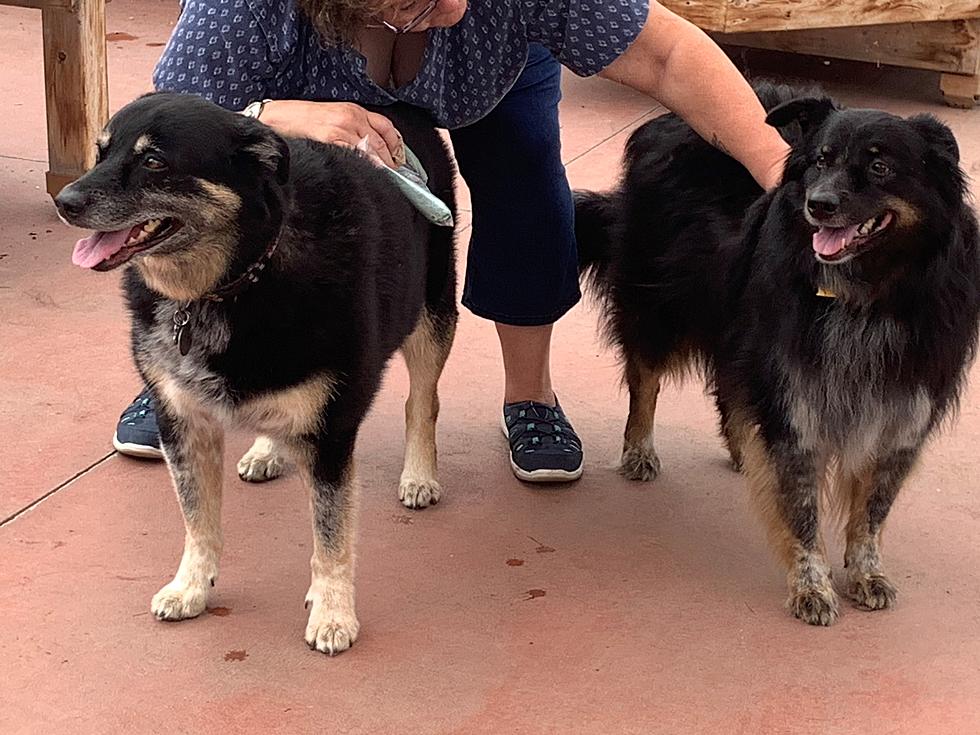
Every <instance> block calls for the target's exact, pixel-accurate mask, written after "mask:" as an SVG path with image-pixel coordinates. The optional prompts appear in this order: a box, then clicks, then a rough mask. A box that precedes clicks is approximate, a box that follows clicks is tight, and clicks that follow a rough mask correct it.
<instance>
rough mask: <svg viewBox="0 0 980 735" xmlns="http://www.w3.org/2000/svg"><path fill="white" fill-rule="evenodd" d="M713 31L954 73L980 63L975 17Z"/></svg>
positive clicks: (729, 38)
mask: <svg viewBox="0 0 980 735" xmlns="http://www.w3.org/2000/svg"><path fill="white" fill-rule="evenodd" d="M712 37H713V38H714V39H715V40H716V41H717V42H718V43H720V44H731V45H734V46H747V47H749V48H763V49H772V50H775V51H789V52H792V53H799V54H810V55H813V56H827V57H830V58H833V59H851V60H855V61H869V62H871V63H878V64H886V65H889V66H904V67H911V68H914V69H929V70H932V71H941V72H951V73H954V74H975V73H976V72H977V69H978V68H980V20H953V21H939V22H936V23H901V24H898V25H884V26H862V27H858V28H826V29H821V30H807V31H782V32H777V33H714V34H712Z"/></svg>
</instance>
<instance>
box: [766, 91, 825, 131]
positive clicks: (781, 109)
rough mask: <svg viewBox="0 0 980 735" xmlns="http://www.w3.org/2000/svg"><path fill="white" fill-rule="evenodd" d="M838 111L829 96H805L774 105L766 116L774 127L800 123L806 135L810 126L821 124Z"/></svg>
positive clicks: (768, 122)
mask: <svg viewBox="0 0 980 735" xmlns="http://www.w3.org/2000/svg"><path fill="white" fill-rule="evenodd" d="M836 111H837V107H836V106H835V105H834V103H833V100H831V99H830V98H828V97H804V98H801V99H795V100H790V101H789V102H784V103H783V104H781V105H779V106H777V107H774V108H773V109H772V110H770V111H769V114H768V115H767V116H766V123H767V124H768V125H771V126H772V127H774V128H784V127H786V126H787V125H792V124H793V123H799V125H800V130H801V131H802V132H803V134H804V135H805V134H806V133H807V131H808V130H809V129H810V128H813V127H816V126H818V125H821V124H822V123H823V122H824V121H825V120H826V119H827V118H828V117H830V115H831V114H832V113H834V112H836Z"/></svg>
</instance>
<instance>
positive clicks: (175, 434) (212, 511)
mask: <svg viewBox="0 0 980 735" xmlns="http://www.w3.org/2000/svg"><path fill="white" fill-rule="evenodd" d="M157 413H158V419H159V422H160V438H161V442H162V444H163V452H164V456H165V457H166V460H167V464H168V465H169V467H170V474H171V477H172V478H173V483H174V488H175V489H176V491H177V499H178V500H179V501H180V509H181V511H182V512H183V514H184V528H185V531H186V533H185V537H184V555H183V557H182V558H181V560H180V567H179V568H178V569H177V574H176V575H174V578H173V581H172V582H170V583H169V584H168V585H166V586H165V587H164V588H163V589H161V590H160V591H159V592H157V594H156V595H154V597H153V601H152V602H151V604H150V609H151V611H152V612H153V614H154V615H155V616H156V617H157V618H159V619H160V620H183V619H184V618H193V617H195V616H197V615H200V614H201V613H202V612H204V608H205V606H206V605H207V597H208V592H209V590H210V589H211V587H213V586H214V583H215V580H216V579H217V578H218V560H219V557H220V555H221V546H222V538H221V461H222V458H223V455H224V431H223V430H222V428H221V426H220V425H219V424H218V423H217V422H216V421H215V420H214V419H213V418H212V417H210V416H207V415H205V414H203V413H198V412H192V413H185V414H183V415H178V414H177V413H176V412H175V411H174V410H173V408H172V406H171V404H169V403H168V401H167V400H161V401H158V411H157Z"/></svg>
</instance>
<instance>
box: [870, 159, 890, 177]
mask: <svg viewBox="0 0 980 735" xmlns="http://www.w3.org/2000/svg"><path fill="white" fill-rule="evenodd" d="M891 172H892V170H891V169H890V168H889V167H888V164H887V163H885V162H884V161H872V162H871V173H873V174H874V175H875V176H888V174H890V173H891Z"/></svg>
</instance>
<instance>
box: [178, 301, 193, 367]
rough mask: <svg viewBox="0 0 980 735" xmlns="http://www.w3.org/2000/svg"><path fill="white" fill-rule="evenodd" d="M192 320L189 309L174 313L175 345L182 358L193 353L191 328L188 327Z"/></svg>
mask: <svg viewBox="0 0 980 735" xmlns="http://www.w3.org/2000/svg"><path fill="white" fill-rule="evenodd" d="M190 320H191V315H190V314H189V313H188V311H187V309H184V308H183V307H181V308H178V309H177V311H175V312H174V344H175V345H177V350H178V351H179V352H180V354H181V356H182V357H183V356H184V355H186V354H187V353H188V352H190V351H191V328H190V327H189V326H188V322H190Z"/></svg>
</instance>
